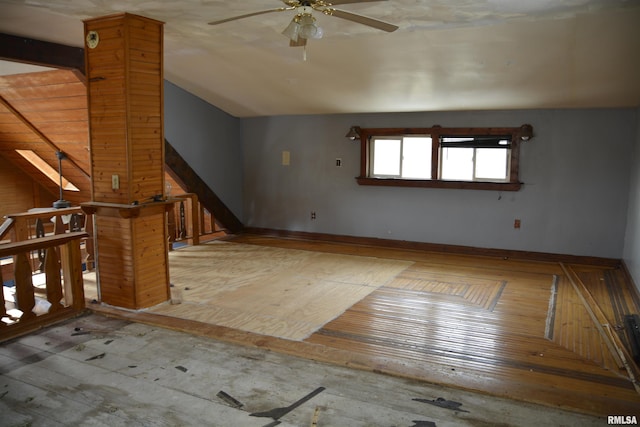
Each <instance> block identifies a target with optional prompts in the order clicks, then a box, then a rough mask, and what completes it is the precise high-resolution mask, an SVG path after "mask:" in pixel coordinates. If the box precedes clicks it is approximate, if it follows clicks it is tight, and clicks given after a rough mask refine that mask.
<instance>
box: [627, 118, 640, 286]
mask: <svg viewBox="0 0 640 427" xmlns="http://www.w3.org/2000/svg"><path fill="white" fill-rule="evenodd" d="M636 129H637V130H636V140H635V150H634V154H633V167H632V171H631V188H630V191H629V211H628V214H627V232H626V236H625V243H624V262H625V264H626V266H627V268H628V269H629V272H630V273H631V276H632V277H633V281H634V282H635V285H636V287H637V288H638V291H640V108H638V110H637V114H636Z"/></svg>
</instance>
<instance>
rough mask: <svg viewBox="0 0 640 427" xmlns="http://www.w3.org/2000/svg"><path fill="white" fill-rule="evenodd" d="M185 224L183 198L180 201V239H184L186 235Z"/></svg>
mask: <svg viewBox="0 0 640 427" xmlns="http://www.w3.org/2000/svg"><path fill="white" fill-rule="evenodd" d="M186 228H187V224H185V215H184V200H182V201H180V225H179V230H180V239H181V240H184V238H185V237H187V230H186Z"/></svg>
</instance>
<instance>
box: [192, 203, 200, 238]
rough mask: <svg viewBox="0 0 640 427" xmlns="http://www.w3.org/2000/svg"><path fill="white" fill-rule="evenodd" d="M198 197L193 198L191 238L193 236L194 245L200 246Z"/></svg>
mask: <svg viewBox="0 0 640 427" xmlns="http://www.w3.org/2000/svg"><path fill="white" fill-rule="evenodd" d="M199 205H200V203H198V196H196V195H195V194H194V195H193V196H191V236H192V240H193V242H192V244H193V245H194V246H197V245H199V244H200V218H199V214H200V209H199V208H198V206H199Z"/></svg>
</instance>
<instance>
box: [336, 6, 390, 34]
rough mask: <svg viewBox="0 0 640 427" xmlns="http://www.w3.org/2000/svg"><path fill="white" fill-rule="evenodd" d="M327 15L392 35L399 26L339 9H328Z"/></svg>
mask: <svg viewBox="0 0 640 427" xmlns="http://www.w3.org/2000/svg"><path fill="white" fill-rule="evenodd" d="M326 14H327V15H330V16H335V17H337V18H342V19H346V20H347V21H352V22H357V23H358V24H363V25H368V26H369V27H373V28H377V29H378V30H382V31H386V32H388V33H392V32H394V31H395V30H397V29H398V26H397V25H393V24H389V23H387V22H383V21H379V20H377V19H373V18H368V17H366V16H362V15H358V14H355V13H351V12H347V11H344V10H339V9H333V8H331V9H327V13H326Z"/></svg>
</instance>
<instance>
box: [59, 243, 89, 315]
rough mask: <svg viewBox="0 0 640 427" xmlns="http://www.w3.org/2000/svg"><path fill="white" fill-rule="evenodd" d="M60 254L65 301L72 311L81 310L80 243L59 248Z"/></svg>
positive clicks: (82, 297)
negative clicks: (71, 307)
mask: <svg viewBox="0 0 640 427" xmlns="http://www.w3.org/2000/svg"><path fill="white" fill-rule="evenodd" d="M60 253H61V254H62V256H63V258H62V269H63V275H64V289H65V300H66V301H67V302H68V303H70V304H71V305H72V306H73V309H74V310H76V311H80V310H83V309H84V307H85V305H84V284H83V280H82V264H81V254H80V241H79V240H72V241H71V242H68V243H67V244H65V245H63V246H61V247H60ZM67 293H68V294H67Z"/></svg>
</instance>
